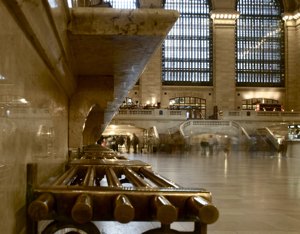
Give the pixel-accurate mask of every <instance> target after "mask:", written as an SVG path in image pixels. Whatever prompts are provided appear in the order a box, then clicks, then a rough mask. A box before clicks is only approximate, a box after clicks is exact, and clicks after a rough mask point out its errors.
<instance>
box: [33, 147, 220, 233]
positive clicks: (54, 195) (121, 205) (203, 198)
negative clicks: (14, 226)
mask: <svg viewBox="0 0 300 234" xmlns="http://www.w3.org/2000/svg"><path fill="white" fill-rule="evenodd" d="M28 168H29V173H31V175H29V178H34V173H36V170H35V169H34V168H35V165H30V166H29V167H28ZM28 184H29V185H30V184H32V186H28V187H29V189H28V191H29V195H28V197H29V199H28V215H29V217H30V220H31V223H30V222H29V226H30V227H31V231H32V233H37V232H34V227H35V226H37V225H36V223H37V222H38V221H41V220H53V222H52V223H50V224H49V225H48V226H47V227H46V228H45V230H44V231H43V232H42V233H43V234H51V233H55V232H56V231H58V230H62V229H64V228H67V227H74V228H76V230H82V231H85V232H86V233H89V234H90V233H91V234H97V233H100V232H99V230H97V228H96V227H95V225H94V224H93V223H92V222H93V221H118V222H120V223H128V222H131V221H159V222H160V223H161V228H159V229H153V230H149V231H147V232H146V233H172V232H176V233H180V232H178V231H175V230H172V229H171V228H170V225H171V223H173V222H176V221H181V222H182V221H186V222H194V223H195V229H194V231H193V232H190V233H200V234H205V233H207V224H212V223H214V222H215V221H217V219H218V217H219V212H218V209H217V208H216V207H215V206H214V205H213V204H212V195H211V193H210V192H208V191H206V190H205V189H198V188H183V187H181V186H179V185H177V184H176V183H174V182H173V181H171V180H169V179H167V178H165V177H163V176H161V175H159V174H158V173H156V172H154V171H152V168H151V165H149V164H147V163H145V162H142V161H139V160H128V159H126V158H125V157H122V156H119V155H118V154H117V153H115V152H113V151H109V150H107V149H106V148H102V147H100V146H97V147H96V146H90V147H88V148H86V149H84V150H83V152H80V153H79V154H78V157H77V158H76V159H73V160H70V161H69V162H68V164H67V166H66V169H65V171H64V172H63V173H61V174H60V175H59V176H57V177H55V179H53V178H51V179H49V180H48V181H46V182H45V183H43V184H42V185H35V184H34V183H31V182H30V181H29V182H28ZM30 188H31V189H30ZM184 233H187V232H184Z"/></svg>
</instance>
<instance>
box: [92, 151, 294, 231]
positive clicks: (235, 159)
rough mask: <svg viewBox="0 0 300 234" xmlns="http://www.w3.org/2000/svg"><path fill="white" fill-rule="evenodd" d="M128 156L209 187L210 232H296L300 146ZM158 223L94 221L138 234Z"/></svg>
mask: <svg viewBox="0 0 300 234" xmlns="http://www.w3.org/2000/svg"><path fill="white" fill-rule="evenodd" d="M125 155H126V154H125ZM126 156H127V157H128V158H129V159H140V160H142V161H144V162H148V163H149V164H151V165H152V167H153V169H154V170H155V171H156V172H158V173H160V174H161V175H163V176H165V177H167V178H168V179H171V180H173V181H174V182H176V183H177V184H179V185H182V186H183V187H197V188H205V189H207V190H208V191H210V192H212V194H213V202H214V204H215V205H216V206H217V207H218V209H219V211H220V218H219V220H218V221H217V222H216V223H214V224H212V225H209V226H208V233H210V234H299V233H300V222H299V220H300V152H299V155H287V156H286V157H282V156H281V155H280V154H277V153H271V152H242V151H233V152H230V153H228V154H226V153H224V152H219V153H215V154H212V155H208V154H204V155H203V154H201V153H200V152H197V151H196V152H190V153H184V154H162V153H156V154H127V155H126ZM159 225H160V224H159V223H155V222H152V223H144V222H143V223H129V224H120V223H117V222H98V223H97V226H98V227H99V230H101V233H102V234H139V233H142V232H144V231H146V230H149V229H151V228H155V227H158V226H159ZM172 227H173V228H176V229H177V230H182V231H191V230H193V227H192V224H190V223H175V224H174V225H172Z"/></svg>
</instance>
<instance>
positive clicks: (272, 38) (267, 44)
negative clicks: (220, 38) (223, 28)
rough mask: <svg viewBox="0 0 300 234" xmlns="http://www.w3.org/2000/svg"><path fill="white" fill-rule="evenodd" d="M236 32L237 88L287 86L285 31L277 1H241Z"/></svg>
mask: <svg viewBox="0 0 300 234" xmlns="http://www.w3.org/2000/svg"><path fill="white" fill-rule="evenodd" d="M237 11H239V12H240V17H239V19H238V20H237V29H236V51H237V53H236V82H237V85H238V86H275V87H276V86H278V87H279V86H284V35H283V33H284V31H283V21H282V18H281V13H282V9H281V7H280V4H279V2H278V1H277V0H251V1H250V0H240V1H238V4H237Z"/></svg>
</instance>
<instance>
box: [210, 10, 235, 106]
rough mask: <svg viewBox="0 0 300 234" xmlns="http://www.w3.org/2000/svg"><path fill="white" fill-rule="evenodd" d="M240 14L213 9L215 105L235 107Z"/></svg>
mask: <svg viewBox="0 0 300 234" xmlns="http://www.w3.org/2000/svg"><path fill="white" fill-rule="evenodd" d="M238 16H239V14H238V12H236V11H232V10H222V11H220V10H218V11H212V12H211V17H212V19H213V40H214V41H213V50H214V53H213V59H214V65H213V66H214V72H213V74H214V96H213V98H214V101H213V102H214V106H217V107H218V110H222V109H226V110H233V109H235V108H236V107H235V93H236V92H235V91H236V86H235V26H236V19H237V18H238Z"/></svg>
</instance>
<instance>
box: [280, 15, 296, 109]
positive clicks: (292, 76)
mask: <svg viewBox="0 0 300 234" xmlns="http://www.w3.org/2000/svg"><path fill="white" fill-rule="evenodd" d="M284 20H285V35H286V41H285V42H286V51H285V56H286V58H285V60H286V63H285V66H286V68H285V70H286V77H285V79H286V82H285V87H286V100H285V104H284V108H285V110H287V111H290V110H295V111H300V102H299V98H300V91H299V90H300V80H299V74H300V63H299V56H300V51H299V50H300V40H299V39H300V19H295V18H294V16H293V15H290V16H285V17H284Z"/></svg>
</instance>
